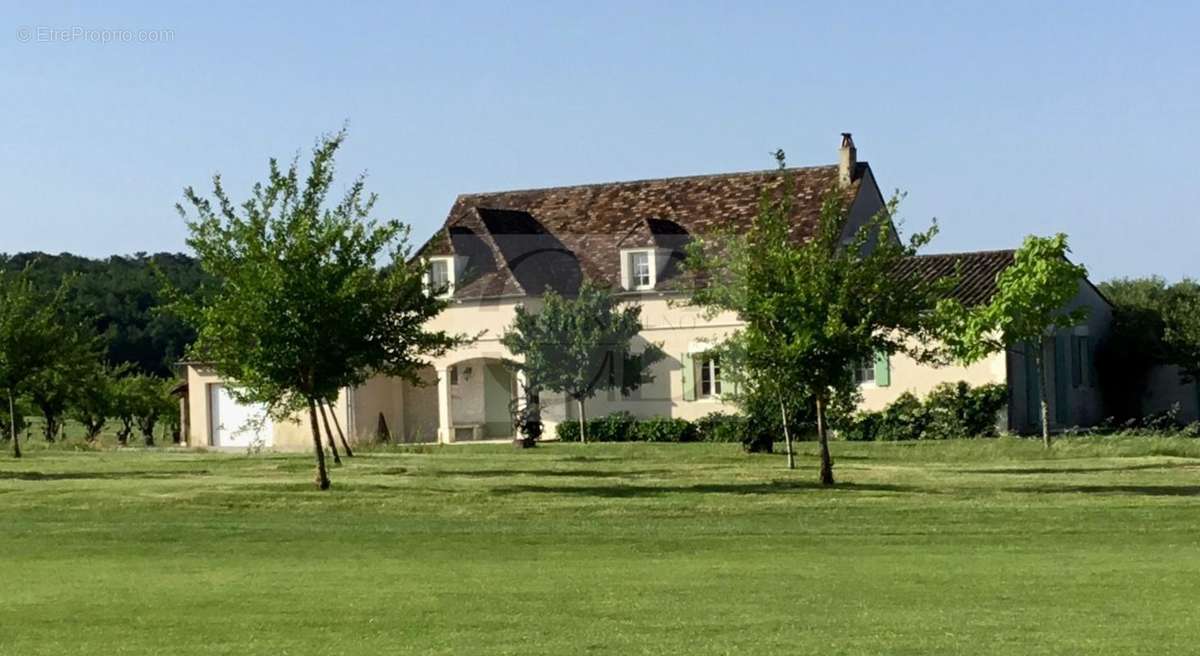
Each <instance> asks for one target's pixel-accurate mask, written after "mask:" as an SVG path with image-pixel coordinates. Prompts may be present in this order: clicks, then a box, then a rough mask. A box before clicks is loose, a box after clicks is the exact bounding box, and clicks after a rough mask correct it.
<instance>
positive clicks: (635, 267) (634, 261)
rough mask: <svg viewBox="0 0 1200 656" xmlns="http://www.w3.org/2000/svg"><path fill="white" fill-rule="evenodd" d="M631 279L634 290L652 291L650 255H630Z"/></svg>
mask: <svg viewBox="0 0 1200 656" xmlns="http://www.w3.org/2000/svg"><path fill="white" fill-rule="evenodd" d="M629 278H630V281H631V282H632V285H631V287H632V288H633V289H650V287H651V283H650V254H649V253H630V254H629Z"/></svg>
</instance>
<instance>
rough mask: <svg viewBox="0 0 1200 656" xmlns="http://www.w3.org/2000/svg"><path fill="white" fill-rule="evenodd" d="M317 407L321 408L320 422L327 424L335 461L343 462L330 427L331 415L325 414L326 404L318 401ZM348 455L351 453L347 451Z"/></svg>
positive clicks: (326, 431) (326, 428)
mask: <svg viewBox="0 0 1200 656" xmlns="http://www.w3.org/2000/svg"><path fill="white" fill-rule="evenodd" d="M317 409H319V410H320V422H322V423H324V425H325V434H326V435H329V449H331V450H332V451H334V462H335V463H337V464H342V461H341V459H340V458H338V457H337V445H336V444H334V432H332V431H330V429H329V415H326V414H325V405H324V404H323V403H322V402H319V401H318V402H317ZM343 444H344V443H343ZM346 456H347V457H349V453H347V455H346Z"/></svg>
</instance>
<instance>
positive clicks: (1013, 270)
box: [937, 233, 1087, 449]
mask: <svg viewBox="0 0 1200 656" xmlns="http://www.w3.org/2000/svg"><path fill="white" fill-rule="evenodd" d="M1070 252H1071V249H1070V248H1069V247H1068V246H1067V236H1066V235H1064V234H1062V233H1059V234H1057V235H1055V236H1053V237H1038V236H1036V235H1030V236H1029V237H1026V238H1025V242H1024V244H1022V245H1021V248H1019V249H1018V250H1017V252H1016V255H1015V256H1014V259H1013V265H1012V266H1010V267H1009V268H1007V269H1005V270H1004V271H1002V272H1001V273H1000V275H999V276H997V278H996V295H995V296H993V297H992V299H991V300H990V301H989V302H988V303H987V304H986V305H980V306H976V307H972V308H966V307H964V306H963V305H962V304H961V303H959V302H958V301H956V300H954V299H952V298H946V299H943V300H942V301H941V302H940V303H939V304H938V309H937V314H938V318H939V322H940V323H941V329H940V332H941V334H942V341H943V342H944V343H945V344H946V347H947V351H948V352H949V353H950V355H952V356H953V357H954V358H955V359H957V360H960V361H962V362H964V363H971V362H977V361H979V360H981V359H983V358H985V357H987V356H988V355H991V354H993V353H998V352H1000V351H1003V350H1005V349H1008V348H1013V347H1017V346H1018V345H1019V346H1020V347H1021V348H1024V349H1028V352H1029V353H1030V355H1032V360H1033V365H1034V369H1035V370H1036V371H1035V372H1028V371H1027V372H1026V375H1027V376H1028V375H1030V374H1031V373H1035V374H1036V375H1038V376H1039V377H1040V380H1039V383H1040V384H1039V385H1038V388H1039V391H1040V399H1039V402H1040V405H1041V420H1042V421H1041V423H1042V427H1041V429H1042V442H1043V444H1044V445H1045V446H1046V448H1047V449H1048V448H1050V401H1049V393H1048V390H1047V382H1048V381H1047V377H1046V366H1045V365H1046V363H1045V361H1044V360H1045V356H1044V348H1043V346H1042V342H1043V340H1044V339H1045V338H1046V337H1047V336H1048V335H1053V334H1054V333H1055V331H1057V330H1059V329H1064V328H1065V329H1070V328H1073V327H1075V326H1077V325H1078V324H1079V323H1080V322H1082V321H1083V320H1084V319H1086V318H1087V308H1086V307H1077V308H1071V307H1070V306H1069V304H1070V302H1071V300H1072V299H1074V298H1075V296H1076V295H1077V294H1078V293H1079V285H1080V283H1081V282H1082V281H1083V280H1085V279H1086V278H1087V269H1086V268H1084V267H1083V265H1080V264H1073V263H1072V262H1071V261H1070V260H1068V259H1067V255H1068V254H1069V253H1070Z"/></svg>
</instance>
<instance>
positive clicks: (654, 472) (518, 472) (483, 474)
mask: <svg viewBox="0 0 1200 656" xmlns="http://www.w3.org/2000/svg"><path fill="white" fill-rule="evenodd" d="M676 473H678V472H677V471H673V470H669V469H635V470H630V471H596V470H591V469H480V470H475V471H460V470H453V469H450V470H446V471H423V472H420V473H418V474H416V475H417V476H429V477H434V478H439V477H443V476H444V477H447V478H453V477H459V476H461V477H464V478H495V477H502V476H544V477H547V478H637V477H639V476H661V475H670V474H676Z"/></svg>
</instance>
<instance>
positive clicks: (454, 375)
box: [450, 367, 458, 385]
mask: <svg viewBox="0 0 1200 656" xmlns="http://www.w3.org/2000/svg"><path fill="white" fill-rule="evenodd" d="M450 384H451V385H457V384H458V367H450Z"/></svg>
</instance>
